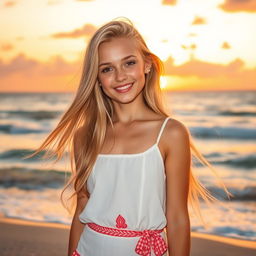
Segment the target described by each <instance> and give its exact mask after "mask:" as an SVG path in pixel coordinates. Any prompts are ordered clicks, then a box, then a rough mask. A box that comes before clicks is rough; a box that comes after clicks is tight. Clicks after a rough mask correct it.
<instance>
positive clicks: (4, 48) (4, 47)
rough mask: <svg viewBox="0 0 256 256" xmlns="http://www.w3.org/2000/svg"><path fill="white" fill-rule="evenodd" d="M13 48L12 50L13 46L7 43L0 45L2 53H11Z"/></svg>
mask: <svg viewBox="0 0 256 256" xmlns="http://www.w3.org/2000/svg"><path fill="white" fill-rule="evenodd" d="M13 48H14V47H13V45H12V44H9V43H6V44H2V45H1V50H2V51H4V52H7V51H11V50H12V49H13Z"/></svg>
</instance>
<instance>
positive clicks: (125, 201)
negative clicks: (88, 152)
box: [74, 117, 170, 256]
mask: <svg viewBox="0 0 256 256" xmlns="http://www.w3.org/2000/svg"><path fill="white" fill-rule="evenodd" d="M169 118H170V117H167V118H166V119H165V120H164V122H163V124H162V126H161V129H160V131H159V134H158V137H157V141H156V143H155V144H154V145H153V146H151V147H150V148H148V149H147V150H146V151H144V152H142V153H137V154H99V155H98V157H97V159H96V162H95V165H94V167H93V170H92V172H91V174H90V176H89V178H88V181H87V188H88V192H89V193H90V197H89V200H88V202H87V204H86V206H85V208H84V210H83V211H82V213H81V214H80V216H79V218H80V221H81V222H82V223H96V224H98V225H101V226H104V227H110V228H115V229H120V230H138V231H143V230H157V229H164V228H165V227H166V225H167V220H166V216H165V213H166V176H165V167H164V161H163V158H162V155H161V152H160V149H159V147H158V144H159V140H160V138H161V135H162V132H163V130H164V127H165V125H166V123H167V121H168V119H169ZM160 235H161V237H162V238H163V239H164V241H165V242H166V244H167V236H166V232H165V231H164V230H163V231H162V232H161V233H160ZM138 240H139V237H116V236H111V235H106V234H102V233H99V232H97V231H95V230H93V229H91V228H90V227H89V226H88V225H85V227H84V230H83V232H82V234H81V237H80V240H79V242H78V246H77V249H76V253H78V254H74V255H81V256H115V255H116V256H119V255H120V256H138V254H137V253H136V252H135V247H136V244H137V243H138ZM149 255H155V254H154V252H153V250H152V249H151V254H149ZM162 255H163V256H167V252H165V253H164V254H162Z"/></svg>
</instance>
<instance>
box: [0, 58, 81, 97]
mask: <svg viewBox="0 0 256 256" xmlns="http://www.w3.org/2000/svg"><path fill="white" fill-rule="evenodd" d="M81 65H82V63H79V62H73V63H70V62H67V61H65V60H64V59H62V58H61V57H60V56H55V57H53V58H52V59H50V60H49V61H48V62H40V61H37V60H34V59H30V58H27V57H26V56H25V55H23V54H20V55H18V56H16V57H15V58H13V59H12V60H11V61H10V62H8V63H4V62H3V61H2V60H1V59H0V81H1V82H0V91H5V92H12V91H18V92H22V91H37V92H41V91H44V92H47V91H49V92H50V91H73V90H74V89H75V87H76V86H77V85H78V83H79V79H80V74H79V72H80V69H81Z"/></svg>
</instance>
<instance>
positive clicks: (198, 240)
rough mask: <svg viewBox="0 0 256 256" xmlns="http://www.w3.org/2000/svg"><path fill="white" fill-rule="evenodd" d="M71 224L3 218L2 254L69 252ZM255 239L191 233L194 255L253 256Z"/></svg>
mask: <svg viewBox="0 0 256 256" xmlns="http://www.w3.org/2000/svg"><path fill="white" fill-rule="evenodd" d="M68 234H69V226H67V225H63V224H52V223H38V222H32V221H25V220H19V219H11V218H0V241H1V243H0V255H1V256H46V255H47V256H64V255H67V254H66V252H67V244H68ZM255 253H256V242H250V241H245V240H239V239H233V238H226V237H220V236H214V235H207V234H200V233H194V232H192V246H191V256H205V255H207V256H228V255H232V256H252V255H255Z"/></svg>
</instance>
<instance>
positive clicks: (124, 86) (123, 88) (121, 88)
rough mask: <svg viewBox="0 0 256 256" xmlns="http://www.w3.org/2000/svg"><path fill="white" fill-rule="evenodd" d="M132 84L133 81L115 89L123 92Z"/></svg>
mask: <svg viewBox="0 0 256 256" xmlns="http://www.w3.org/2000/svg"><path fill="white" fill-rule="evenodd" d="M132 86H133V83H130V84H125V85H122V86H118V87H116V88H115V90H116V91H118V92H120V93H124V92H128V91H129V90H130V89H131V87H132Z"/></svg>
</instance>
